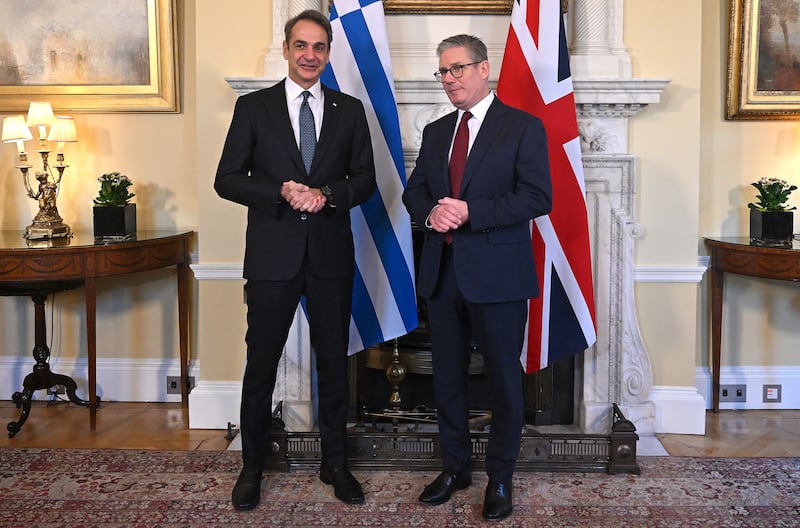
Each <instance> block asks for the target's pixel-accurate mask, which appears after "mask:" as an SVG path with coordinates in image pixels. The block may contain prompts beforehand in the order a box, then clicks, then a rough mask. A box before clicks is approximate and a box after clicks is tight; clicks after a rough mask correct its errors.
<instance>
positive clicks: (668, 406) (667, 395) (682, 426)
mask: <svg viewBox="0 0 800 528" xmlns="http://www.w3.org/2000/svg"><path fill="white" fill-rule="evenodd" d="M649 399H650V401H652V402H653V403H654V404H655V410H656V417H655V432H656V433H673V434H698V435H702V434H705V432H706V402H705V400H704V399H703V397H702V395H701V394H700V393H699V392H698V391H697V389H696V388H695V387H682V386H664V385H662V386H656V387H653V390H652V391H650V396H649Z"/></svg>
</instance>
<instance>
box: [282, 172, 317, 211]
mask: <svg viewBox="0 0 800 528" xmlns="http://www.w3.org/2000/svg"><path fill="white" fill-rule="evenodd" d="M281 198H283V199H284V200H285V201H286V202H287V203H288V204H289V205H291V206H292V209H294V210H295V211H306V212H309V213H317V212H319V211H320V210H322V208H323V207H325V201H326V200H325V196H323V195H322V193H321V192H320V190H319V189H315V188H312V187H309V186H308V185H305V184H303V183H297V182H296V181H293V180H289V181H287V182H283V184H281Z"/></svg>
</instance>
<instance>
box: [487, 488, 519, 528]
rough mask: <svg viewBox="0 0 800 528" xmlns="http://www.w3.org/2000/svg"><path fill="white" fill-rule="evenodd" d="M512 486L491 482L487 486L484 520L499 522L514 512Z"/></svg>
mask: <svg viewBox="0 0 800 528" xmlns="http://www.w3.org/2000/svg"><path fill="white" fill-rule="evenodd" d="M512 508H513V507H512V505H511V484H501V483H500V482H492V481H491V480H490V481H489V484H488V485H487V486H486V496H485V497H484V499H483V518H484V519H489V520H490V521H498V520H500V519H503V518H505V517H508V514H509V513H511V510H512Z"/></svg>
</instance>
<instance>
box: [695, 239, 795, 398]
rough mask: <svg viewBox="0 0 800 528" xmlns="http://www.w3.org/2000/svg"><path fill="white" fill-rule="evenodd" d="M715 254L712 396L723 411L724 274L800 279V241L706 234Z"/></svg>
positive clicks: (712, 299) (712, 288)
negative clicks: (778, 243)
mask: <svg viewBox="0 0 800 528" xmlns="http://www.w3.org/2000/svg"><path fill="white" fill-rule="evenodd" d="M705 243H706V247H707V248H708V250H709V254H710V257H711V264H710V271H711V279H710V284H711V373H712V385H711V400H712V410H713V411H714V412H715V413H716V412H719V390H720V387H719V368H720V349H721V347H722V287H723V284H724V274H725V272H728V273H735V274H737V275H746V276H749V277H760V278H764V279H778V280H787V281H795V282H797V281H800V242H798V241H797V240H795V241H794V242H792V243H791V245H788V246H787V247H774V246H759V245H751V244H750V239H749V238H747V237H719V238H706V239H705Z"/></svg>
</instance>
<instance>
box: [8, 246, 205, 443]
mask: <svg viewBox="0 0 800 528" xmlns="http://www.w3.org/2000/svg"><path fill="white" fill-rule="evenodd" d="M192 235H193V232H192V231H139V232H138V233H137V236H136V240H130V241H122V242H106V243H101V242H97V243H95V240H94V235H93V234H92V233H91V232H90V231H87V232H80V231H79V232H76V233H75V234H74V236H72V237H71V238H61V239H52V240H49V241H27V240H25V239H24V238H23V236H22V232H21V231H0V295H30V296H31V297H32V298H33V300H34V304H35V306H36V310H35V315H36V317H35V330H36V336H35V337H36V342H35V348H34V350H33V357H34V359H35V360H36V365H34V368H33V372H32V373H31V374H29V375H28V376H26V378H25V381H24V383H23V391H22V393H15V394H14V398H13V399H14V402H15V403H16V404H17V405H18V406H20V407H22V415H21V417H20V420H19V421H17V422H10V423H9V424H8V435H9V437H13V436H14V435H15V434H16V433H17V432H18V431H19V430H20V428H21V427H22V425H23V424H24V423H25V421H26V420H27V418H28V415H29V413H30V407H31V396H32V395H33V392H34V391H36V390H40V389H47V388H50V387H52V386H53V385H64V386H65V387H66V389H67V394H68V396H69V398H70V400H71V401H72V402H73V403H76V404H79V405H85V406H87V407H88V408H89V423H90V427H91V430H92V431H95V430H96V426H97V417H96V411H97V406H98V404H99V399H98V398H97V387H96V382H97V379H96V374H97V365H96V361H97V297H96V294H97V287H96V281H97V279H98V278H101V277H111V276H115V275H126V274H129V273H137V272H140V271H147V270H154V269H159V268H166V267H170V266H175V267H176V275H177V279H178V329H179V334H180V336H179V343H180V363H181V401H182V402H183V403H184V404H186V403H187V402H188V386H187V380H188V358H189V302H188V296H189V288H188V287H189V264H190V262H189V241H190V239H191V237H192ZM79 287H83V289H84V292H85V298H86V301H85V302H86V343H87V349H88V350H87V357H88V370H89V372H88V384H89V399H88V400H81V399H80V398H78V397H77V396H76V395H75V389H76V384H75V382H74V381H73V380H72V379H71V378H69V377H68V376H64V375H60V374H53V373H52V372H50V366H49V362H48V361H49V357H50V350H49V349H48V347H47V339H46V335H47V331H46V328H45V317H44V302H45V299H46V298H47V295H49V294H50V293H52V292H56V291H62V290H66V289H72V288H79Z"/></svg>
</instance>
